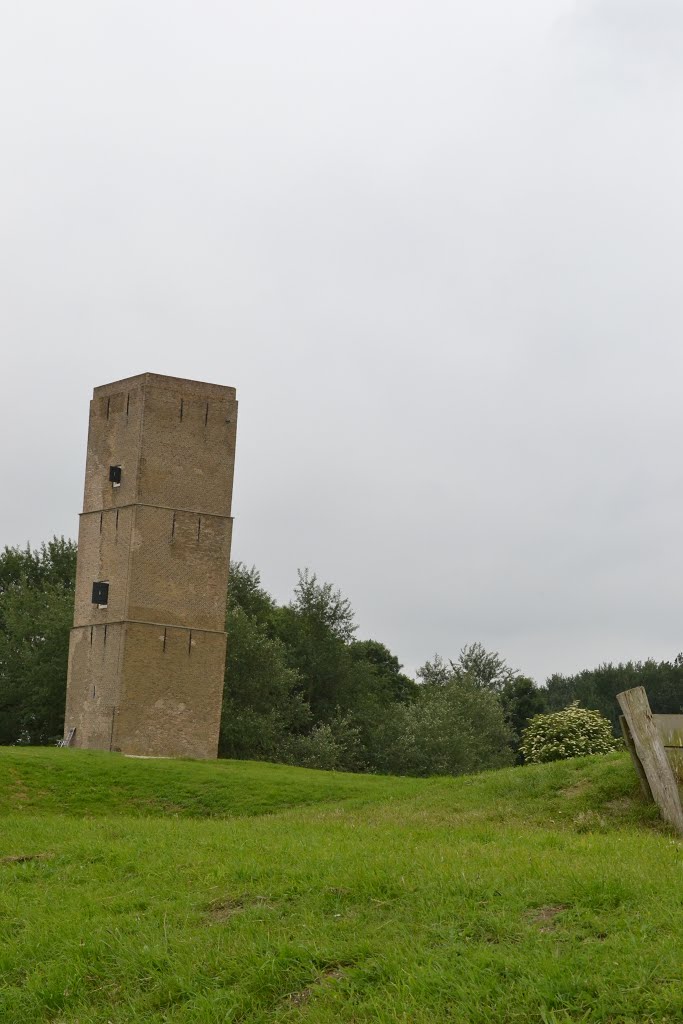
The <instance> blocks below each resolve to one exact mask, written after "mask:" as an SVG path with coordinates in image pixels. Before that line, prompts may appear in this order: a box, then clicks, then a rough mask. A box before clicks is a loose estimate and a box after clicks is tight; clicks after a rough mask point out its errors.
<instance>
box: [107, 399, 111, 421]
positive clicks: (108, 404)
mask: <svg viewBox="0 0 683 1024" xmlns="http://www.w3.org/2000/svg"><path fill="white" fill-rule="evenodd" d="M110 405H111V398H108V399H107V419H109V406H110Z"/></svg>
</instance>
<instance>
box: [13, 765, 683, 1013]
mask: <svg viewBox="0 0 683 1024" xmlns="http://www.w3.org/2000/svg"><path fill="white" fill-rule="evenodd" d="M681 1020H683V843H681V842H679V841H678V840H676V839H675V838H674V837H673V836H671V835H670V834H668V833H667V832H666V830H665V829H664V828H663V827H662V826H661V825H660V824H659V823H658V821H657V820H656V816H655V815H654V812H653V811H652V809H651V808H649V807H648V806H646V805H645V804H644V803H643V802H642V801H641V800H640V798H639V796H638V789H637V783H636V779H635V775H634V772H633V769H632V767H631V765H630V763H629V761H628V759H627V757H626V756H625V755H622V754H615V755H609V756H608V757H604V758H585V759H577V760H574V761H569V762H564V763H561V764H555V765H547V766H539V767H527V768H516V769H509V770H505V771H500V772H492V773H489V774H485V775H479V776H471V777H463V778H459V779H438V780H437V779H435V780H418V779H394V778H391V779H390V778H376V777H372V776H354V775H341V774H339V775H337V774H333V773H327V772H315V771H307V770H304V769H297V768H287V767H283V766H276V765H266V764H256V763H249V762H227V761H225V762H214V763H201V762H192V761H145V760H133V759H129V758H124V757H121V756H120V755H116V754H104V753H97V752H88V751H75V750H52V749H30V748H25V749H21V748H14V749H7V748H4V749H2V750H0V1021H2V1024H5V1022H9V1024H37V1022H43V1021H51V1022H55V1024H56V1022H63V1024H66V1022H69V1024H76V1022H78V1024H109V1022H111V1024H123V1022H126V1024H130V1022H145V1024H157V1022H169V1024H170V1022H173V1024H190V1022H192V1024H218V1022H221V1024H222V1022H228V1021H234V1022H240V1024H256V1022H260V1021H268V1022H270V1021H282V1022H284V1021H289V1022H295V1021H307V1022H316V1024H318V1022H320V1024H328V1022H332V1021H334V1022H337V1021H339V1022H349V1024H350V1022H355V1024H361V1022H371V1021H372V1022H399V1021H400V1022H405V1024H438V1022H444V1021H449V1022H454V1024H484V1022H486V1024H494V1022H495V1024H506V1022H508V1021H509V1022H517V1024H527V1022H537V1024H565V1022H570V1021H571V1022H575V1021H576V1022H578V1021H581V1022H597V1021H600V1022H612V1024H626V1022H630V1024H631V1022H632V1024H636V1022H637V1024H643V1022H646V1021H652V1022H655V1021H656V1022H658V1024H659V1022H671V1024H673V1022H678V1021H681Z"/></svg>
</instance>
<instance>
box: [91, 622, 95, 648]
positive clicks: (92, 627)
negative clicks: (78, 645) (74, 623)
mask: <svg viewBox="0 0 683 1024" xmlns="http://www.w3.org/2000/svg"><path fill="white" fill-rule="evenodd" d="M94 628H95V627H94V626H91V627H90V646H91V647H92V631H93V629H94Z"/></svg>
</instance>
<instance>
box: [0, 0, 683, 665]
mask: <svg viewBox="0 0 683 1024" xmlns="http://www.w3.org/2000/svg"><path fill="white" fill-rule="evenodd" d="M682 100H683V3H681V2H680V0H668V2H667V0H578V2H569V0H517V2H516V3H510V0H477V2H476V3H472V2H471V0H468V2H467V3H464V2H458V0H455V2H454V0H345V2H344V3H323V2H320V0H289V2H283V0H271V2H266V0H249V2H247V0H242V2H240V3H237V2H230V0H186V2H177V0H164V2H162V0H146V2H144V3H140V0H135V2H132V0H111V2H104V0H99V2H94V3H93V2H92V0H87V2H86V0H63V2H61V3H59V4H56V3H54V2H53V0H49V2H48V0H43V2H37V0H22V2H21V3H6V4H4V5H2V8H1V9H0V131H1V146H2V150H1V152H2V159H1V160H0V326H1V334H0V337H1V338H2V345H3V358H2V364H1V365H2V384H3V386H2V402H1V404H0V429H2V436H3V442H4V443H3V445H2V456H1V459H0V463H1V472H2V489H1V494H2V501H1V504H0V544H4V543H9V544H22V543H24V542H25V541H26V540H30V541H31V542H32V543H37V542H40V541H41V540H43V539H47V538H49V537H50V536H51V535H52V534H54V533H57V534H60V533H64V534H66V535H67V536H75V535H76V531H77V513H78V512H79V510H80V507H81V500H82V479H83V471H84V461H85V441H86V430H87V407H88V401H89V398H90V393H91V389H92V387H93V386H94V385H96V384H101V383H105V382H108V381H110V380H115V379H117V378H120V377H126V376H129V375H132V374H135V373H140V372H143V371H146V370H149V371H153V372H157V373H168V374H173V375H178V376H185V377H194V378H197V379H200V380H210V381H215V382H218V383H223V384H230V385H234V386H235V387H237V389H238V398H239V400H240V425H239V433H238V448H237V456H238V459H237V469H236V485H235V506H234V511H235V516H236V523H235V535H234V546H233V555H234V557H235V558H237V559H241V560H244V561H246V562H248V563H252V562H253V563H255V564H256V565H257V566H258V567H259V568H260V570H261V573H262V578H263V582H264V584H265V586H266V587H267V588H268V589H269V590H270V591H271V592H272V593H274V594H275V595H276V596H277V597H278V598H279V599H281V600H284V599H286V598H287V596H288V595H289V593H290V592H291V588H292V585H293V583H294V581H295V577H296V568H297V566H301V567H303V566H310V567H311V568H312V569H314V570H315V571H316V572H317V573H318V574H319V575H320V576H321V577H323V578H324V579H327V580H330V581H332V582H333V583H335V584H336V585H338V586H339V587H341V589H342V590H343V592H344V593H345V594H346V595H348V596H349V597H350V599H351V601H352V603H353V606H354V608H355V609H356V611H357V616H358V620H359V622H360V626H361V629H360V635H362V636H373V637H376V638H378V639H380V640H383V641H384V642H386V643H387V644H388V645H389V646H390V647H391V648H392V649H393V650H394V651H395V652H396V653H397V654H398V656H399V657H400V659H401V660H402V661H403V662H404V663H405V664H406V666H407V668H408V669H410V670H413V669H414V668H415V667H417V666H418V665H419V664H421V663H422V662H424V660H425V659H426V658H427V657H430V656H431V655H433V654H434V652H435V651H438V652H440V653H441V654H443V655H444V656H449V655H451V656H455V654H456V653H457V651H458V649H459V648H460V647H461V646H462V644H463V643H465V642H470V641H473V640H480V641H482V642H483V643H484V644H485V645H486V646H487V647H491V648H494V649H496V650H498V651H500V652H501V653H502V654H503V655H504V656H505V657H506V658H507V660H508V661H509V662H510V663H511V664H512V665H513V666H515V667H518V668H520V669H522V670H523V671H525V672H528V673H530V674H532V675H534V676H535V677H536V678H537V679H539V680H543V679H544V678H545V676H546V675H548V674H550V673H551V672H553V671H564V672H571V671H575V670H578V669H581V668H584V667H588V666H592V665H594V664H597V663H598V662H600V661H604V660H615V661H616V660H623V659H627V658H645V657H647V656H654V657H661V658H664V657H673V656H674V655H675V654H676V653H677V652H678V651H679V650H680V649H683V632H682V631H681V628H680V619H681V589H682V582H681V581H682V580H683V553H682V551H683V549H682V545H681V522H682V518H683V507H682V506H683V476H682V472H681V468H680V456H679V450H680V445H681V438H682V437H683V403H682V401H681V383H682V380H683V377H682V370H683V332H682V327H683V288H682V287H681V252H680V250H681V246H682V244H683V231H682V229H683V202H682V199H681V193H682V185H681V183H682V182H683V132H682V131H681V109H682V108H681V101H682Z"/></svg>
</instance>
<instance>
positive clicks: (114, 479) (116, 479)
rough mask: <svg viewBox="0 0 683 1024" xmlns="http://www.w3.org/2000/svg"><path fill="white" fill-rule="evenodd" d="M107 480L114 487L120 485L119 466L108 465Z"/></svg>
mask: <svg viewBox="0 0 683 1024" xmlns="http://www.w3.org/2000/svg"><path fill="white" fill-rule="evenodd" d="M109 480H110V482H111V483H113V485H114V487H120V485H121V467H120V466H110V467H109Z"/></svg>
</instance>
